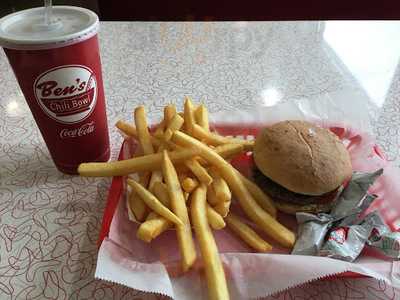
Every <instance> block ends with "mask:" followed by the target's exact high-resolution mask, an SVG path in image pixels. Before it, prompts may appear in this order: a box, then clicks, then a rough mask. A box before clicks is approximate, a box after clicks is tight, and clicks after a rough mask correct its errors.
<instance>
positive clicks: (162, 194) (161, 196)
mask: <svg viewBox="0 0 400 300" xmlns="http://www.w3.org/2000/svg"><path fill="white" fill-rule="evenodd" d="M153 190H154V192H153V193H154V196H156V197H157V199H158V200H160V202H161V203H162V204H163V205H165V206H166V207H168V208H170V205H171V204H170V201H169V197H168V189H167V186H166V185H165V183H163V182H156V183H155V184H154V187H153Z"/></svg>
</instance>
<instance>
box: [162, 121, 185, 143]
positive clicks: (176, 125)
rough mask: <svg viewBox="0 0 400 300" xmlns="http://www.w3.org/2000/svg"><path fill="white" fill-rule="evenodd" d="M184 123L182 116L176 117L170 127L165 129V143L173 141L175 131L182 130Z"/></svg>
mask: <svg viewBox="0 0 400 300" xmlns="http://www.w3.org/2000/svg"><path fill="white" fill-rule="evenodd" d="M183 122H184V120H183V118H182V117H181V116H180V115H178V114H175V116H174V117H173V118H172V120H171V121H170V122H169V124H168V127H167V128H166V129H165V132H164V137H163V140H164V142H168V141H169V140H170V139H171V136H172V134H173V133H174V131H176V130H179V129H181V127H182V125H183Z"/></svg>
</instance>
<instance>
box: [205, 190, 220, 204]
mask: <svg viewBox="0 0 400 300" xmlns="http://www.w3.org/2000/svg"><path fill="white" fill-rule="evenodd" d="M207 202H208V203H210V204H211V205H212V206H215V205H217V204H218V203H219V199H218V198H217V195H216V194H215V191H214V188H213V186H212V185H209V186H208V187H207Z"/></svg>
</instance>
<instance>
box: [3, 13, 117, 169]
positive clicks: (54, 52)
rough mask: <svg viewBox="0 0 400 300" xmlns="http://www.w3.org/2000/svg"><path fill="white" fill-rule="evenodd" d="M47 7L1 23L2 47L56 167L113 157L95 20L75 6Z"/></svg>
mask: <svg viewBox="0 0 400 300" xmlns="http://www.w3.org/2000/svg"><path fill="white" fill-rule="evenodd" d="M44 9H45V8H44V7H39V8H33V9H28V10H23V11H19V12H16V13H13V14H10V15H8V16H5V17H3V18H2V19H0V45H1V46H2V47H3V48H4V52H5V53H6V55H7V58H8V60H9V62H10V65H11V67H12V69H13V71H14V74H15V77H16V78H17V80H18V83H19V86H20V88H21V90H22V92H23V94H24V96H25V99H26V102H27V103H28V105H29V108H30V110H31V112H32V114H33V117H34V119H35V121H36V124H37V126H38V127H39V129H40V132H41V134H42V136H43V139H44V140H45V143H46V145H47V148H48V149H49V152H50V155H51V157H52V159H53V161H54V163H55V165H56V167H57V168H58V169H59V170H60V171H62V172H65V173H70V174H75V173H76V172H77V167H78V165H79V164H80V163H82V162H88V161H107V160H108V159H109V157H110V147H109V136H108V127H107V116H106V106H105V99H104V91H103V80H102V74H101V62H100V53H99V44H98V39H97V32H98V28H99V19H98V17H97V15H96V14H95V13H94V12H92V11H90V10H88V9H84V8H79V7H73V6H55V7H53V13H52V15H53V20H52V22H51V23H49V24H45V23H44V18H43V16H44Z"/></svg>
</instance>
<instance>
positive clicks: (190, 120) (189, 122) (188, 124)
mask: <svg viewBox="0 0 400 300" xmlns="http://www.w3.org/2000/svg"><path fill="white" fill-rule="evenodd" d="M183 108H184V109H183V113H184V119H185V130H186V132H187V133H189V134H192V131H193V126H194V125H195V124H196V123H195V120H194V107H193V103H192V100H190V98H189V97H185V103H184V105H183Z"/></svg>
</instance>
